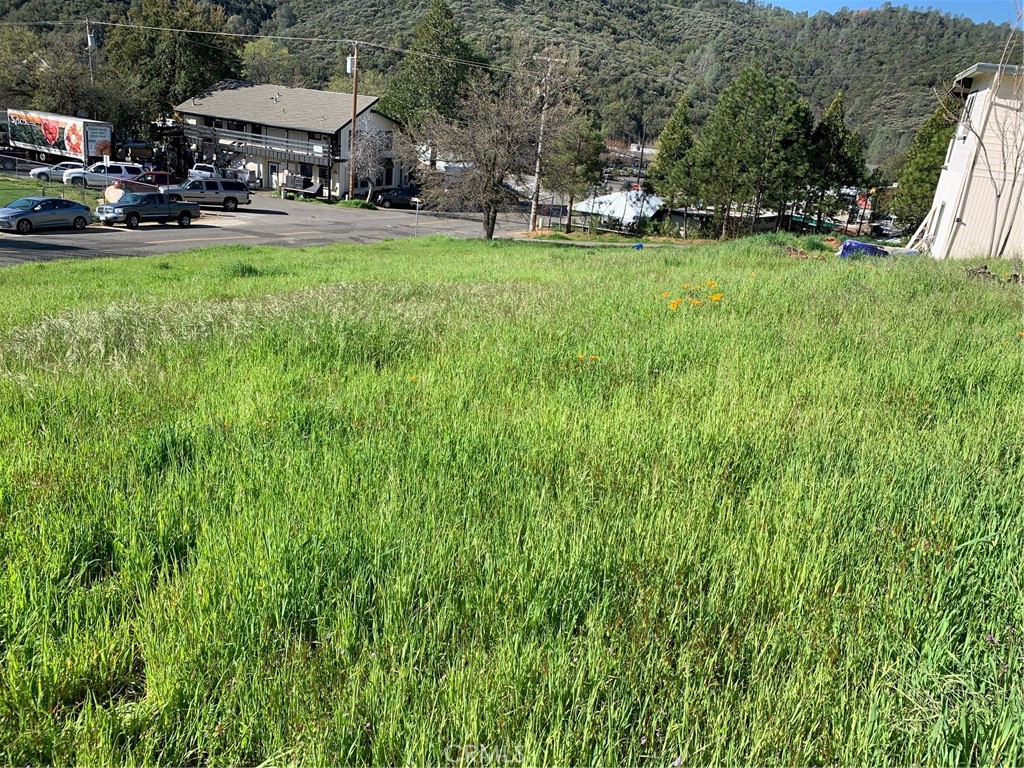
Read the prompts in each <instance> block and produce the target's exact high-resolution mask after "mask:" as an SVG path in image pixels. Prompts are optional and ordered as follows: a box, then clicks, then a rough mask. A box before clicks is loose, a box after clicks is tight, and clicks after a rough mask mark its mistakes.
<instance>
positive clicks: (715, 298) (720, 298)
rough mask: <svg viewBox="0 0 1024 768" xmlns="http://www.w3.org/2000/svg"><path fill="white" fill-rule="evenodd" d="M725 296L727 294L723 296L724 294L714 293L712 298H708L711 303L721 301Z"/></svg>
mask: <svg viewBox="0 0 1024 768" xmlns="http://www.w3.org/2000/svg"><path fill="white" fill-rule="evenodd" d="M724 295H725V294H723V293H712V294H711V295H710V296H708V300H709V301H721V300H722V297H723V296H724Z"/></svg>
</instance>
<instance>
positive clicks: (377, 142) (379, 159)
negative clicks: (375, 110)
mask: <svg viewBox="0 0 1024 768" xmlns="http://www.w3.org/2000/svg"><path fill="white" fill-rule="evenodd" d="M391 150H392V135H391V132H390V131H386V130H384V129H383V128H382V127H381V126H380V125H378V124H377V123H374V122H373V121H372V120H370V119H369V118H368V117H367V116H366V115H363V116H362V117H360V118H359V119H358V120H357V121H356V145H355V153H354V154H353V155H352V170H353V172H354V173H355V175H356V178H357V179H367V180H368V181H369V189H368V191H367V193H366V199H367V200H369V199H370V198H371V196H372V195H373V185H374V184H375V183H376V182H377V179H379V178H380V177H381V176H383V175H384V169H385V166H386V163H387V159H388V154H389V153H390V152H391Z"/></svg>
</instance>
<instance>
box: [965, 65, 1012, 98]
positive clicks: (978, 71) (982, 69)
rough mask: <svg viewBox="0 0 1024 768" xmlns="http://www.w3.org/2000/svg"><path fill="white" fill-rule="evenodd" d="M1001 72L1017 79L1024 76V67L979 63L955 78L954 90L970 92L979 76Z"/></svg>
mask: <svg viewBox="0 0 1024 768" xmlns="http://www.w3.org/2000/svg"><path fill="white" fill-rule="evenodd" d="M1000 71H1002V73H1003V74H1004V75H1009V76H1010V77H1016V76H1017V75H1020V74H1024V67H1018V66H1016V65H1014V64H985V63H983V62H978V63H977V64H974V65H972V66H970V67H968V68H967V69H965V70H964V71H963V72H961V73H960V74H958V75H957V76H956V77H954V78H953V89H954V90H956V91H963V92H966V91H969V90H970V89H971V86H972V85H973V84H974V81H975V80H976V79H977V78H978V76H979V75H996V74H999V72H1000Z"/></svg>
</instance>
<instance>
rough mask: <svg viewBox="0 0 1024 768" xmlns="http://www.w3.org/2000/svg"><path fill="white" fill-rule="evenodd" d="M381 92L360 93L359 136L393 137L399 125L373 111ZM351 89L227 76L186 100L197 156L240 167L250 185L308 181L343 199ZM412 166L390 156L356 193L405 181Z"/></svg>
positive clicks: (181, 108)
mask: <svg viewBox="0 0 1024 768" xmlns="http://www.w3.org/2000/svg"><path fill="white" fill-rule="evenodd" d="M378 101H379V99H378V97H376V96H362V95H360V96H359V98H358V100H357V104H356V108H355V119H356V126H357V130H356V141H357V143H358V141H359V138H360V134H364V133H369V132H374V133H378V134H382V135H383V137H384V138H385V139H390V138H391V137H392V136H393V135H394V132H395V131H397V130H398V126H397V124H396V123H395V122H394V121H393V120H391V119H390V118H388V117H386V116H384V115H382V114H380V113H379V112H377V111H376V110H375V109H374V106H375V105H376V104H377V102H378ZM352 107H353V105H352V94H351V93H335V92H333V91H317V90H312V89H310V88H287V87H285V86H281V85H257V84H255V83H249V82H245V81H241V80H222V81H221V82H219V83H217V84H216V85H214V86H212V87H211V88H209V89H208V90H206V91H204V92H203V93H200V94H198V95H196V96H194V97H193V98H191V99H189V100H188V101H186V102H184V103H182V104H179V105H178V107H177V109H176V111H177V112H178V113H179V114H180V115H181V119H182V124H183V127H184V131H185V138H186V140H187V141H188V142H189V143H191V144H192V145H193V146H194V148H195V149H194V152H195V155H196V161H197V162H198V161H201V160H204V161H212V162H216V163H217V165H220V166H222V167H225V168H228V169H232V170H234V171H235V172H236V173H237V175H238V176H239V177H241V178H243V179H245V180H247V181H248V182H249V184H250V186H253V187H263V188H267V189H276V188H278V187H295V186H298V185H299V184H300V180H301V179H309V180H311V181H312V183H314V184H315V183H316V182H320V183H321V184H322V185H323V189H324V191H325V193H326V191H327V190H328V189H329V190H330V193H331V194H332V195H334V196H337V197H342V196H344V195H345V194H347V193H348V189H349V170H348V167H349V163H348V159H349V142H350V139H351V134H350V131H351V129H352V120H353V108H352ZM408 177H409V174H408V170H406V169H405V168H403V167H402V165H401V163H400V162H399V161H398V160H397V159H396V158H395V157H394V156H393V155H392V154H391V153H390V152H387V153H385V161H384V168H383V171H382V172H381V174H380V176H379V177H378V178H376V179H356V182H355V191H356V194H359V193H360V192H363V193H366V191H367V190H368V188H369V187H370V184H371V182H372V183H373V187H374V188H375V189H376V188H378V187H379V188H389V187H396V186H401V185H403V184H405V183H407V182H408Z"/></svg>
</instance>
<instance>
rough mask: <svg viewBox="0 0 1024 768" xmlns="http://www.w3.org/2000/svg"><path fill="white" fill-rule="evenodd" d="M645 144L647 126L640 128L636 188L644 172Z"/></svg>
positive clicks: (638, 187)
mask: <svg viewBox="0 0 1024 768" xmlns="http://www.w3.org/2000/svg"><path fill="white" fill-rule="evenodd" d="M646 145H647V126H643V127H642V128H641V129H640V162H639V163H637V166H636V188H637V189H640V179H641V178H643V172H644V147H645V146H646Z"/></svg>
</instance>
